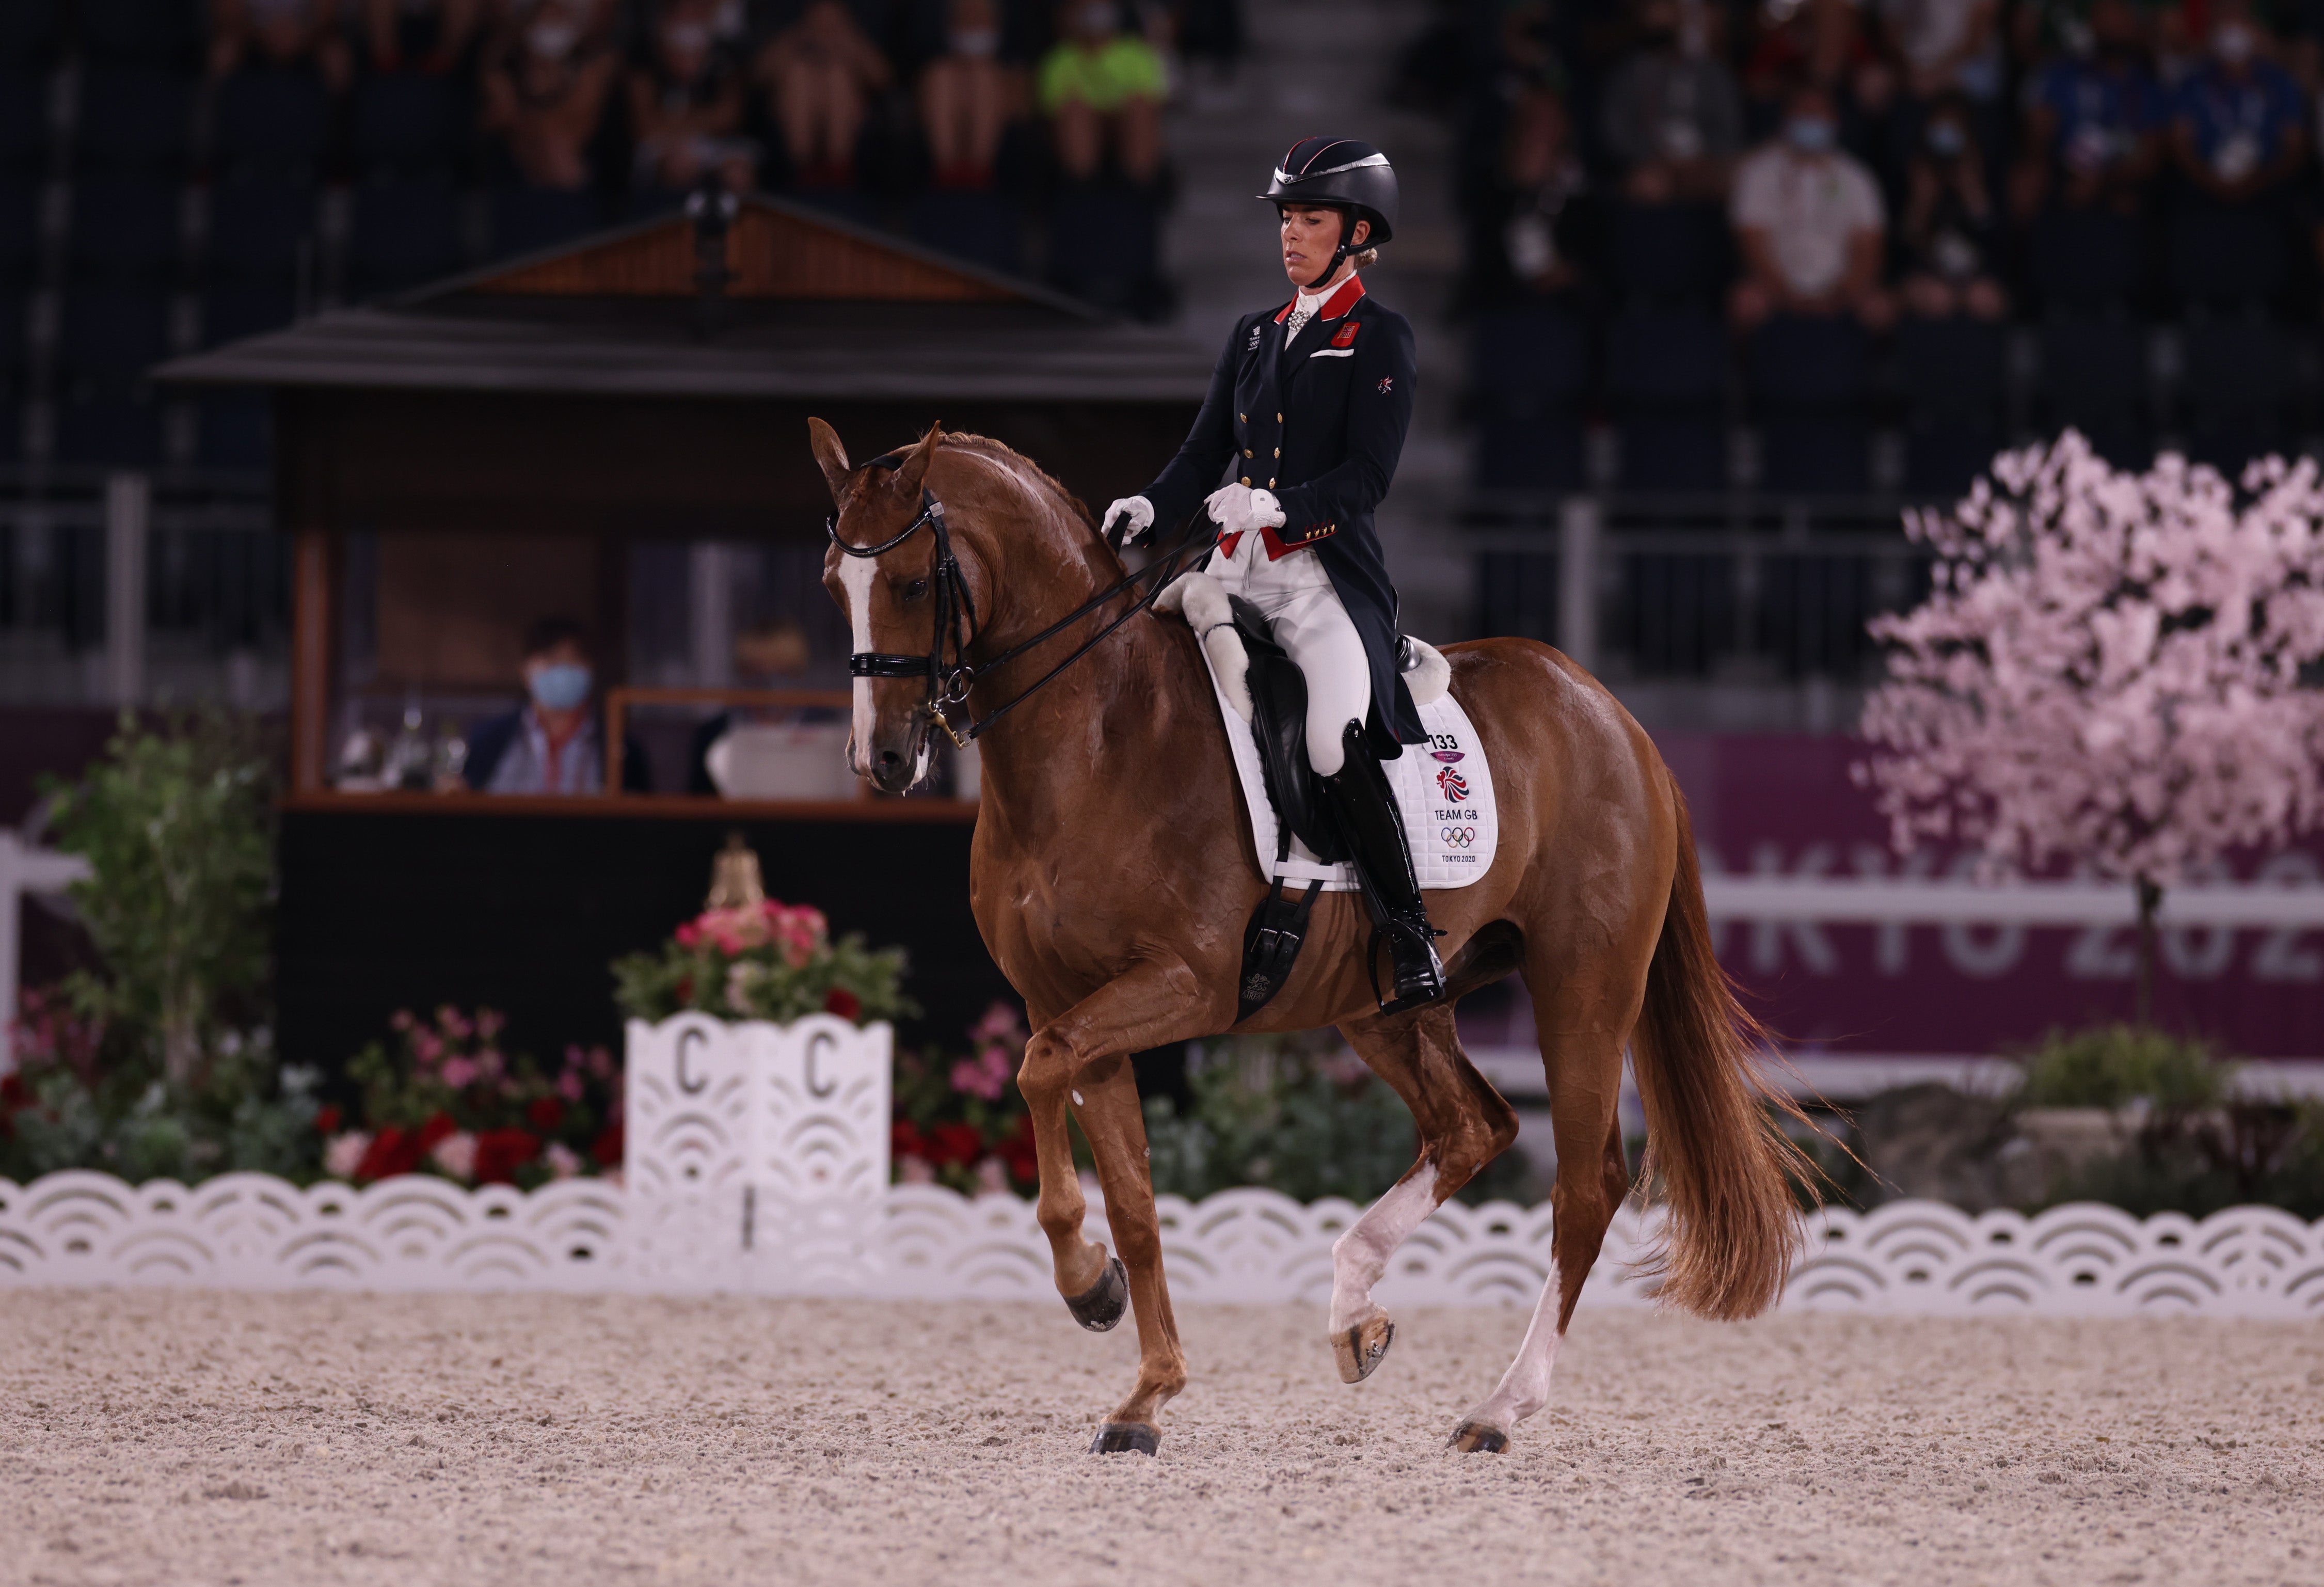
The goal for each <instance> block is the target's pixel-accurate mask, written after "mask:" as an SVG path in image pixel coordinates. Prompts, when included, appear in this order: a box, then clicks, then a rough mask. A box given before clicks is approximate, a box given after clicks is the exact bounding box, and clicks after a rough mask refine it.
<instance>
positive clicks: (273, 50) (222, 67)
mask: <svg viewBox="0 0 2324 1587" xmlns="http://www.w3.org/2000/svg"><path fill="white" fill-rule="evenodd" d="M251 64H258V65H263V66H304V65H312V66H313V67H314V68H315V69H317V70H318V71H320V72H321V73H322V75H323V81H324V82H325V83H327V84H328V85H329V87H330V88H331V91H332V92H334V93H337V92H338V91H339V90H340V89H342V88H346V86H347V81H348V78H349V77H350V75H351V74H352V69H353V63H352V61H351V60H349V58H348V55H347V46H346V39H345V38H344V37H342V36H341V30H340V26H339V4H338V0H215V3H214V4H213V5H212V6H211V8H210V75H211V76H212V77H214V78H223V77H228V76H231V75H232V74H233V73H234V72H235V71H237V70H239V69H241V68H242V67H244V66H246V65H251Z"/></svg>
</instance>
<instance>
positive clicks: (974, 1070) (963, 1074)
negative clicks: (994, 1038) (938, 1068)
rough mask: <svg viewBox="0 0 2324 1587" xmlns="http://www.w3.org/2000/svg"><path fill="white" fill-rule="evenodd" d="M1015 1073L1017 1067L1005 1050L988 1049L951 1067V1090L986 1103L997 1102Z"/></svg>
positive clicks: (999, 1048)
mask: <svg viewBox="0 0 2324 1587" xmlns="http://www.w3.org/2000/svg"><path fill="white" fill-rule="evenodd" d="M1016 1072H1017V1066H1016V1064H1015V1063H1014V1062H1013V1061H1012V1060H1011V1059H1010V1056H1009V1054H1008V1052H1007V1051H1006V1050H1005V1049H1003V1048H1001V1047H986V1048H985V1049H984V1050H983V1051H982V1052H981V1053H979V1054H977V1056H975V1057H974V1058H973V1059H971V1058H963V1059H961V1060H960V1061H959V1062H958V1063H955V1064H954V1065H953V1066H952V1088H953V1089H954V1091H964V1092H967V1093H970V1094H971V1095H973V1096H981V1097H982V1098H983V1099H984V1100H985V1101H987V1102H999V1101H1000V1100H1001V1093H1002V1092H1003V1091H1005V1090H1007V1089H1008V1086H1009V1081H1010V1076H1012V1075H1015V1074H1016Z"/></svg>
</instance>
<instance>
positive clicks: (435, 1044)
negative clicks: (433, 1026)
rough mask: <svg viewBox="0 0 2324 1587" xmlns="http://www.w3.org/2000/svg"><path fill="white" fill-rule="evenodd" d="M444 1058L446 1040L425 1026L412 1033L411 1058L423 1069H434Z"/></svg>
mask: <svg viewBox="0 0 2324 1587" xmlns="http://www.w3.org/2000/svg"><path fill="white" fill-rule="evenodd" d="M411 1056H412V1058H413V1059H414V1061H416V1062H417V1063H418V1064H419V1066H420V1067H421V1068H423V1069H432V1068H434V1067H435V1066H436V1060H437V1059H438V1058H440V1057H442V1056H444V1039H443V1038H441V1037H439V1036H438V1035H437V1034H436V1033H435V1032H434V1031H432V1030H429V1029H426V1028H425V1027H424V1026H423V1027H421V1028H420V1029H416V1030H414V1031H413V1032H412V1033H411Z"/></svg>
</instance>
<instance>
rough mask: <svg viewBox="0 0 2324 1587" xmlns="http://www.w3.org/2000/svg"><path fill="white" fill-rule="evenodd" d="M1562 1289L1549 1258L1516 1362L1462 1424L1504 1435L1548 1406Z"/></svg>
mask: <svg viewBox="0 0 2324 1587" xmlns="http://www.w3.org/2000/svg"><path fill="white" fill-rule="evenodd" d="M1562 1289H1563V1286H1561V1285H1560V1284H1559V1283H1558V1278H1557V1259H1556V1258H1555V1257H1552V1258H1551V1259H1550V1261H1549V1277H1548V1278H1545V1279H1543V1280H1542V1285H1541V1299H1540V1301H1539V1302H1538V1303H1537V1304H1536V1305H1535V1306H1534V1309H1533V1322H1532V1323H1531V1324H1528V1325H1527V1326H1526V1336H1525V1342H1524V1343H1522V1344H1520V1345H1518V1346H1517V1360H1515V1361H1511V1362H1510V1363H1509V1370H1508V1371H1506V1372H1503V1373H1502V1374H1501V1380H1500V1382H1499V1384H1498V1385H1497V1386H1496V1387H1495V1388H1494V1389H1493V1391H1492V1393H1490V1394H1489V1395H1487V1396H1485V1398H1483V1399H1482V1400H1480V1401H1479V1402H1478V1405H1477V1408H1476V1409H1474V1410H1472V1411H1471V1412H1470V1413H1469V1414H1468V1415H1467V1416H1464V1417H1463V1418H1462V1420H1463V1421H1466V1422H1476V1423H1479V1424H1480V1425H1482V1426H1488V1427H1492V1428H1496V1429H1498V1430H1499V1431H1500V1432H1503V1433H1506V1432H1508V1430H1509V1429H1510V1428H1512V1427H1514V1426H1517V1424H1518V1423H1519V1422H1522V1421H1524V1420H1525V1419H1526V1417H1527V1416H1531V1415H1533V1414H1534V1413H1535V1411H1537V1410H1539V1409H1541V1407H1544V1406H1545V1405H1547V1404H1548V1403H1549V1370H1550V1369H1551V1368H1552V1367H1554V1366H1555V1365H1556V1364H1557V1347H1558V1345H1559V1344H1560V1343H1562V1342H1563V1340H1564V1338H1565V1335H1564V1333H1563V1332H1561V1331H1560V1330H1559V1328H1558V1325H1557V1313H1558V1308H1559V1306H1561V1305H1562V1304H1563V1295H1562V1293H1561V1291H1562Z"/></svg>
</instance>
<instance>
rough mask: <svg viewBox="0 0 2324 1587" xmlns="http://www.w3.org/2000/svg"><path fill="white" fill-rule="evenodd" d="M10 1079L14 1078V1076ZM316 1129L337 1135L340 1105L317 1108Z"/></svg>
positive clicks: (326, 1133)
mask: <svg viewBox="0 0 2324 1587" xmlns="http://www.w3.org/2000/svg"><path fill="white" fill-rule="evenodd" d="M10 1078H12V1079H13V1078H14V1076H13V1075H12V1076H10ZM315 1128H316V1129H317V1130H320V1131H321V1132H322V1133H323V1134H325V1135H337V1133H338V1132H339V1104H338V1103H324V1104H323V1105H322V1106H321V1107H319V1108H317V1109H316V1110H315Z"/></svg>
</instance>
